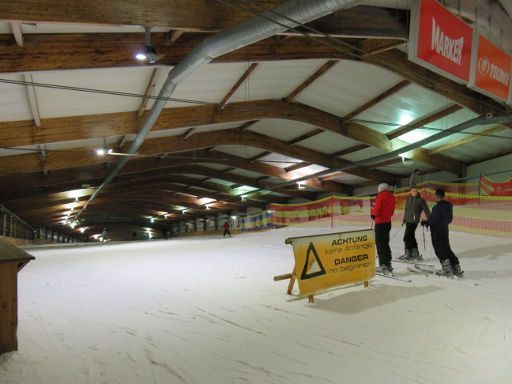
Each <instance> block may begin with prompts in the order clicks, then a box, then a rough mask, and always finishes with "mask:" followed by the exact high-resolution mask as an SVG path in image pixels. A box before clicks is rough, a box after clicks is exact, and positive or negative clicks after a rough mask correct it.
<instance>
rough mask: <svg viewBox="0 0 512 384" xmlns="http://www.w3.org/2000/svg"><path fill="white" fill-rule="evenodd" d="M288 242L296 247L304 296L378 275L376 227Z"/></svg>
mask: <svg viewBox="0 0 512 384" xmlns="http://www.w3.org/2000/svg"><path fill="white" fill-rule="evenodd" d="M285 243H286V244H291V245H292V247H293V255H294V257H295V267H294V274H295V277H296V278H297V282H298V284H299V290H300V294H301V295H312V294H314V293H316V292H318V291H321V290H324V289H327V288H331V287H336V286H340V285H344V284H349V283H353V282H357V281H367V280H369V279H371V278H372V277H373V276H375V233H374V231H373V230H363V231H352V232H340V233H333V234H325V235H314V236H302V237H291V238H288V239H286V241H285Z"/></svg>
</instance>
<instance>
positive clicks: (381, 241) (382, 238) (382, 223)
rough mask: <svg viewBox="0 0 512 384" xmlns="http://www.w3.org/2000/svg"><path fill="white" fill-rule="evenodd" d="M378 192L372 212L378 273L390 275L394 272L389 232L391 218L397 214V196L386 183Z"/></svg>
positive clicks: (381, 185) (380, 186) (380, 185)
mask: <svg viewBox="0 0 512 384" xmlns="http://www.w3.org/2000/svg"><path fill="white" fill-rule="evenodd" d="M378 192H379V193H378V194H377V199H376V200H375V206H374V207H373V209H372V211H371V217H372V219H373V220H375V243H376V246H377V254H378V256H379V268H377V272H378V273H383V274H385V275H388V274H390V273H391V272H392V271H393V268H392V267H391V248H389V232H391V217H392V216H393V213H395V196H393V193H391V192H390V191H389V186H388V185H387V184H386V183H382V184H379V187H378Z"/></svg>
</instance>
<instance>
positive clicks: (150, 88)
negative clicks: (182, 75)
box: [137, 67, 163, 117]
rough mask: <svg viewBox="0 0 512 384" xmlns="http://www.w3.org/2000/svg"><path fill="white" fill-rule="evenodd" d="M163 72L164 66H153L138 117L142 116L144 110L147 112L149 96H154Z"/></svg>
mask: <svg viewBox="0 0 512 384" xmlns="http://www.w3.org/2000/svg"><path fill="white" fill-rule="evenodd" d="M161 72H163V67H156V68H153V70H152V71H151V75H150V76H149V81H148V85H147V86H146V90H145V91H144V98H143V99H142V101H141V102H140V105H139V108H138V109H137V117H141V116H142V115H143V114H144V112H146V108H147V105H148V102H149V100H150V99H149V98H150V97H151V96H153V94H154V93H155V86H156V81H157V79H158V77H159V76H160V73H161Z"/></svg>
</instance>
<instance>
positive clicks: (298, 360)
mask: <svg viewBox="0 0 512 384" xmlns="http://www.w3.org/2000/svg"><path fill="white" fill-rule="evenodd" d="M345 229H348V228H345ZM341 230H343V228H337V231H341ZM330 231H331V230H330V229H326V228H286V229H281V230H272V231H268V232H261V233H252V234H243V235H240V236H236V237H233V238H231V239H222V238H194V239H179V240H169V241H155V242H140V243H131V244H117V245H100V246H96V247H86V248H85V247H83V248H61V249H51V250H39V251H31V252H32V254H34V256H36V258H37V260H36V261H34V262H32V263H30V264H29V265H28V266H27V267H25V269H24V270H23V271H22V272H21V273H20V275H19V276H20V280H19V330H18V336H19V349H20V350H19V352H15V353H9V354H6V355H2V356H1V357H0V383H2V384H60V383H62V384H69V383H74V384H82V383H94V384H97V383H109V384H110V383H112V384H113V383H120V384H121V383H122V384H132V383H188V384H192V383H219V384H220V383H222V384H226V383H258V384H259V383H308V384H310V383H372V384H373V383H390V384H391V383H429V384H434V383H451V384H452V383H464V384H470V383H510V382H512V364H511V362H512V306H511V305H510V304H511V296H512V240H510V239H502V238H493V237H487V236H476V235H469V234H463V233H452V245H453V248H454V250H455V252H456V253H457V255H458V256H459V258H460V260H461V264H462V267H463V269H465V271H466V278H465V279H464V280H463V281H457V280H449V279H446V278H439V277H433V276H431V277H428V278H427V277H425V276H422V275H412V274H411V275H410V276H409V277H410V278H411V279H412V280H413V282H412V283H404V282H400V281H395V280H391V279H386V278H382V277H377V278H375V279H373V280H372V281H371V282H370V288H369V289H364V288H363V287H362V286H361V285H359V286H349V287H343V288H340V289H336V290H333V291H330V292H328V293H325V294H322V295H318V296H316V302H315V303H314V304H309V303H308V302H307V300H303V299H300V300H298V299H296V298H293V297H290V296H287V295H286V294H285V291H286V286H287V281H283V282H273V281H272V277H273V276H274V275H277V274H281V273H287V272H290V271H291V269H292V267H293V256H292V249H291V247H290V246H288V245H285V244H284V239H285V238H286V237H290V236H299V235H305V234H312V233H325V232H330ZM419 231H420V230H418V235H419V236H418V237H419V238H418V240H420V241H419V243H420V244H422V237H421V233H420V232H419ZM395 233H397V229H396V228H394V229H393V230H392V236H393V235H394V234H395ZM402 236H403V233H397V235H396V236H395V237H394V239H393V252H394V256H395V257H397V256H398V255H400V254H401V250H402V248H403V246H402V243H401V237H402ZM429 244H430V241H429V240H428V239H427V250H426V252H425V253H426V255H427V256H430V257H433V256H432V251H431V246H430V245H429ZM421 248H423V245H421ZM432 261H434V260H433V259H432ZM395 268H396V270H397V271H398V272H399V274H403V275H406V274H407V272H406V266H405V264H398V263H396V264H395Z"/></svg>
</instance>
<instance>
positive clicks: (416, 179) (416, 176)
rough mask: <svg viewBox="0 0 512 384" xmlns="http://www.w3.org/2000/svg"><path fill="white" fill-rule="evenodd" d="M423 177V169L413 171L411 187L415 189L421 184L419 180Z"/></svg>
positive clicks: (410, 181)
mask: <svg viewBox="0 0 512 384" xmlns="http://www.w3.org/2000/svg"><path fill="white" fill-rule="evenodd" d="M420 175H421V169H415V170H414V171H412V173H411V176H409V187H411V188H412V187H414V186H417V185H418V184H419V181H420V180H419V178H420Z"/></svg>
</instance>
